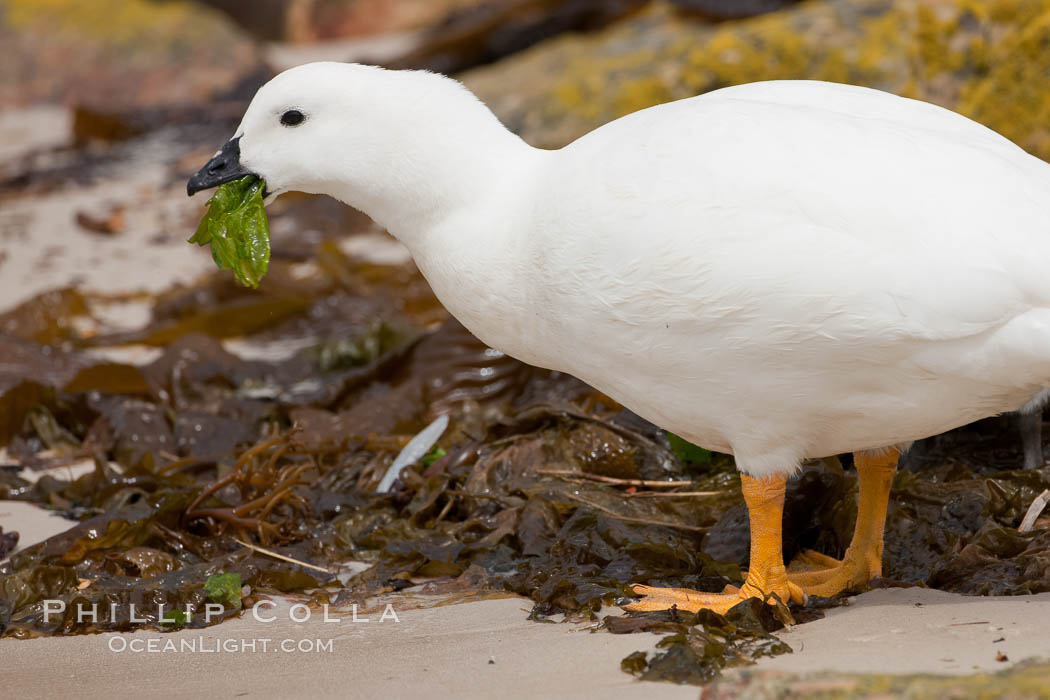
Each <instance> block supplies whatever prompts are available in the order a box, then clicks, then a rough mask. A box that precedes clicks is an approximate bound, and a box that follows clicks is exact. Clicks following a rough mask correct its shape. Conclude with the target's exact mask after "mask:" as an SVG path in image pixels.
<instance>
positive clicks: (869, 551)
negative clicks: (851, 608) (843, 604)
mask: <svg viewBox="0 0 1050 700" xmlns="http://www.w3.org/2000/svg"><path fill="white" fill-rule="evenodd" d="M899 456H900V454H899V453H898V452H897V450H896V449H892V450H888V451H884V452H875V453H864V452H859V453H856V454H854V456H853V461H854V464H855V465H856V467H857V476H858V477H859V481H860V494H859V496H858V499H857V524H856V526H855V527H854V530H853V540H852V542H850V545H849V548H848V549H847V550H846V554H845V556H843V557H842V561H839V560H838V559H834V558H832V557H829V556H827V555H826V554H821V553H819V552H814V551H813V550H806V551H804V552H802V553H801V554H799V555H798V556H796V557H795V558H794V560H792V562H791V565H790V566H789V567H788V572H787V576H788V580H789V581H791V582H792V583H794V584H795V585H797V586H801V587H802V589H803V590H804V591H805V592H806V593H807V594H808V595H812V596H820V597H823V598H829V597H831V596H833V595H835V594H837V593H841V592H842V591H845V590H849V589H852V588H856V587H857V586H863V585H864V584H865V583H867V582H868V581H870V580H871V579H873V578H875V577H877V576H881V575H882V533H883V529H884V527H885V525H886V507H887V505H888V504H889V500H890V488H891V487H892V485H893V475H894V474H895V473H896V471H897V460H898V458H899Z"/></svg>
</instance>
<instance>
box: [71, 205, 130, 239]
mask: <svg viewBox="0 0 1050 700" xmlns="http://www.w3.org/2000/svg"><path fill="white" fill-rule="evenodd" d="M124 211H125V207H124V205H122V204H110V205H108V206H105V207H100V208H96V209H95V210H92V211H86V210H80V211H78V212H77V214H76V221H77V225H78V226H80V228H82V229H84V230H86V231H90V232H92V233H101V234H103V235H107V236H112V235H114V234H117V233H121V232H122V231H124V228H125V227H126V224H127V222H126V221H125V217H124Z"/></svg>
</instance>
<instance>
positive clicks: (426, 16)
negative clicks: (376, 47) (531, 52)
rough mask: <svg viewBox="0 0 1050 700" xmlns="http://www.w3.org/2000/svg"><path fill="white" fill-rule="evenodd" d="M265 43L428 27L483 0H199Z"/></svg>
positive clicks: (312, 39)
mask: <svg viewBox="0 0 1050 700" xmlns="http://www.w3.org/2000/svg"><path fill="white" fill-rule="evenodd" d="M201 1H202V3H203V4H205V5H210V6H212V7H214V8H216V9H219V10H222V11H223V12H225V13H226V14H228V15H229V16H230V17H231V18H233V20H234V21H236V22H237V23H238V24H240V25H241V26H242V27H243V28H244V29H245V30H247V31H248V32H250V33H251V34H252V35H253V36H255V37H257V38H260V39H265V40H267V41H291V42H311V41H319V40H325V39H337V38H345V37H362V36H373V35H376V34H387V33H397V32H405V31H412V30H415V29H421V28H424V27H430V26H433V25H435V24H437V23H438V22H440V21H441V20H442V19H444V18H445V17H446V16H448V15H449V14H450V13H452V12H455V11H456V10H463V9H466V8H470V7H475V6H477V5H480V4H482V2H484V1H485V0H255V1H254V2H244V1H243V0H201Z"/></svg>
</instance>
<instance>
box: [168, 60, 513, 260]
mask: <svg viewBox="0 0 1050 700" xmlns="http://www.w3.org/2000/svg"><path fill="white" fill-rule="evenodd" d="M529 150H531V149H529V148H528V147H527V146H526V145H525V144H524V143H523V142H522V141H521V140H520V139H519V138H518V137H517V136H515V135H513V134H511V133H510V132H509V131H507V130H506V128H504V127H503V125H502V124H500V122H499V121H498V120H497V119H496V117H495V116H494V115H493V114H492V112H490V111H489V110H488V108H487V107H486V106H485V105H484V104H482V103H481V101H479V100H478V99H477V98H476V97H475V96H474V95H473V94H472V93H470V92H469V91H468V90H467V89H466V88H464V87H463V86H462V85H461V84H460V83H458V82H457V81H455V80H452V79H450V78H447V77H445V76H442V75H438V74H434V73H428V72H424V71H390V70H384V69H382V68H377V67H374V66H364V65H359V64H349V63H330V62H324V63H310V64H306V65H302V66H298V67H296V68H292V69H290V70H287V71H285V72H284V73H281V74H280V75H278V76H277V77H275V78H273V79H272V80H271V81H270V82H268V83H266V84H265V85H264V86H263V87H262V88H260V89H259V91H258V93H256V95H255V97H254V98H253V99H252V101H251V104H250V105H249V106H248V110H247V111H246V112H245V114H244V118H243V119H242V121H241V124H240V126H239V127H238V128H237V131H236V132H235V134H234V137H233V138H232V139H231V140H230V141H229V142H227V144H226V145H225V146H223V148H222V150H221V151H219V152H218V153H217V154H216V155H215V157H213V158H212V159H211V160H210V161H209V162H208V163H207V164H206V165H205V166H204V167H203V168H202V169H201V170H200V171H199V172H198V173H197V174H196V175H194V176H193V177H192V178H190V180H189V183H188V184H187V191H188V192H189V194H191V195H192V194H194V193H195V192H198V191H200V190H204V189H207V188H210V187H215V186H217V185H220V184H222V183H224V182H229V181H231V180H235V179H237V178H240V177H243V176H245V175H256V176H258V177H260V178H262V179H263V180H265V181H266V187H267V191H268V194H270V195H278V194H280V193H283V192H288V191H293V190H294V191H300V192H307V193H311V194H327V195H331V196H333V197H335V198H337V199H340V200H342V201H343V202H345V203H347V204H349V205H351V206H353V207H356V208H357V209H360V210H362V211H364V212H365V213H366V214H368V215H370V216H371V217H372V218H373V219H375V220H376V221H378V222H379V223H380V224H381V225H383V226H385V227H387V228H388V229H389V230H390V231H391V233H393V234H394V235H396V236H398V237H402V238H404V237H406V236H407V237H409V238H411V237H412V236H415V235H418V233H419V231H420V229H423V228H426V227H427V226H432V225H433V223H434V221H435V220H440V219H441V218H442V217H443V216H447V215H449V214H450V213H451V212H453V211H454V210H455V209H457V208H458V207H461V206H465V205H468V204H469V203H470V202H475V203H476V202H477V201H479V199H480V198H481V197H483V195H484V193H485V191H486V190H487V189H488V188H489V187H491V186H492V184H493V183H494V182H497V181H498V180H499V179H500V177H501V173H505V172H507V169H508V167H510V168H512V167H513V161H514V159H515V158H521V157H524V156H523V154H525V153H528V151H529ZM408 242H409V241H406V243H408Z"/></svg>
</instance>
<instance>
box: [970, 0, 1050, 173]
mask: <svg viewBox="0 0 1050 700" xmlns="http://www.w3.org/2000/svg"><path fill="white" fill-rule="evenodd" d="M989 63H990V66H991V68H990V70H989V72H988V75H987V77H985V78H984V79H983V80H981V81H979V82H977V83H975V84H973V85H972V86H970V87H969V89H968V90H967V91H966V93H965V96H964V98H963V100H962V102H961V104H960V105H959V111H961V112H962V113H963V114H966V115H967V116H969V117H971V118H973V119H976V120H977V121H979V122H981V123H982V124H985V125H987V126H989V127H991V128H993V129H995V130H996V131H998V132H999V133H1001V134H1003V135H1004V136H1006V137H1007V138H1009V139H1011V140H1013V141H1015V142H1016V143H1017V144H1018V145H1020V146H1021V147H1022V148H1025V149H1026V150H1028V151H1029V152H1030V153H1034V154H1035V155H1037V156H1039V157H1040V158H1043V159H1044V160H1050V84H1048V83H1050V81H1048V76H1050V10H1047V11H1045V12H1043V14H1042V15H1040V16H1039V17H1038V18H1036V19H1035V20H1034V21H1033V22H1031V23H1030V24H1029V25H1028V26H1026V27H1024V29H1023V30H1022V31H1019V32H1017V33H1016V35H1015V36H1012V37H1011V38H1010V40H1008V41H1006V42H1003V45H1002V46H1001V47H1000V48H999V49H998V51H996V52H995V53H993V54H992V55H991V57H990V60H989Z"/></svg>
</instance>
